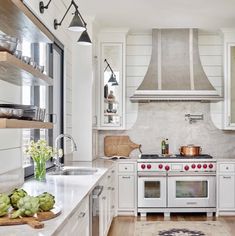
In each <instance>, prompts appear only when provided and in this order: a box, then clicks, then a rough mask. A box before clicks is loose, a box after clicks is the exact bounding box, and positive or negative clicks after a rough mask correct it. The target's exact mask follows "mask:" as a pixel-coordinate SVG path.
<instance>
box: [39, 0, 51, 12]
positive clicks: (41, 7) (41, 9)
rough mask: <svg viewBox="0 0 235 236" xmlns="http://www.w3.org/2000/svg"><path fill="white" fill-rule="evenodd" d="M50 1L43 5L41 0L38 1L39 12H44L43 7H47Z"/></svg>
mask: <svg viewBox="0 0 235 236" xmlns="http://www.w3.org/2000/svg"><path fill="white" fill-rule="evenodd" d="M50 3H51V0H50V1H49V2H48V3H47V5H44V2H43V1H40V2H39V11H40V13H42V14H43V13H44V9H48V7H49V5H50Z"/></svg>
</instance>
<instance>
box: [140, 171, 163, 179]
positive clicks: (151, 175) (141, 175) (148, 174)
mask: <svg viewBox="0 0 235 236" xmlns="http://www.w3.org/2000/svg"><path fill="white" fill-rule="evenodd" d="M138 177H150V178H151V177H166V173H156V172H148V173H146V172H138Z"/></svg>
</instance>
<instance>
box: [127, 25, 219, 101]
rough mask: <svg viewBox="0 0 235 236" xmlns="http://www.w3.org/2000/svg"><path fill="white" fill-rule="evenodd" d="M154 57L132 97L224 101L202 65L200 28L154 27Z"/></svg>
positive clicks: (149, 99) (133, 98)
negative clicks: (199, 41) (199, 38)
mask: <svg viewBox="0 0 235 236" xmlns="http://www.w3.org/2000/svg"><path fill="white" fill-rule="evenodd" d="M152 38H153V40H152V57H151V60H150V64H149V67H148V70H147V73H146V75H145V77H144V80H143V81H142V83H141V84H140V86H139V87H138V89H137V90H136V91H135V93H134V95H133V96H132V97H131V98H130V100H131V101H132V102H149V101H164V100H167V101H169V100H173V101H183V100H184V101H221V100H222V99H223V97H221V96H220V95H219V94H218V92H217V91H216V89H215V88H214V87H213V86H212V85H211V83H210V81H209V80H208V78H207V76H206V74H205V72H204V70H203V67H202V65H201V61H200V56H199V49H198V31H197V29H153V30H152Z"/></svg>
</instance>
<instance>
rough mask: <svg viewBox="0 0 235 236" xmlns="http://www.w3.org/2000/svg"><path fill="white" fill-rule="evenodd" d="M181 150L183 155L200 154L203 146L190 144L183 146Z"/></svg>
mask: <svg viewBox="0 0 235 236" xmlns="http://www.w3.org/2000/svg"><path fill="white" fill-rule="evenodd" d="M179 151H180V155H182V156H198V155H200V154H201V151H202V148H201V147H200V146H194V145H193V144H190V145H187V146H181V147H180V149H179Z"/></svg>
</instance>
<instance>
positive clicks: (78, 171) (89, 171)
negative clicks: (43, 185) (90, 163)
mask: <svg viewBox="0 0 235 236" xmlns="http://www.w3.org/2000/svg"><path fill="white" fill-rule="evenodd" d="M97 171H98V169H95V168H69V169H62V170H61V171H52V172H50V173H48V174H49V175H93V174H95V173H96V172H97Z"/></svg>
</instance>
